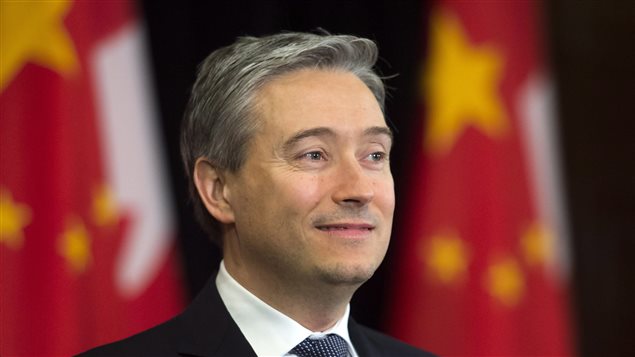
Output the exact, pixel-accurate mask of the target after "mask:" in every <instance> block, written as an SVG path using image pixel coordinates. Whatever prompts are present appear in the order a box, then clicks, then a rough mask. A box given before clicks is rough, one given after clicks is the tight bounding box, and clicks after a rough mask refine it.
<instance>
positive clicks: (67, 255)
mask: <svg viewBox="0 0 635 357" xmlns="http://www.w3.org/2000/svg"><path fill="white" fill-rule="evenodd" d="M1 10H2V13H1V20H2V32H1V36H2V38H1V40H2V41H1V42H2V53H1V54H2V62H1V63H0V70H1V71H2V72H1V75H2V76H1V83H0V85H1V90H2V92H1V93H0V108H1V115H2V121H1V122H0V150H1V153H2V158H1V161H0V170H1V173H2V175H1V178H0V208H1V212H0V219H1V221H0V257H1V258H2V261H1V263H0V271H1V273H0V277H1V282H0V286H1V289H2V290H1V293H0V294H1V295H0V299H1V302H0V311H1V317H0V319H1V320H0V323H1V324H2V328H1V329H0V352H1V353H0V354H1V355H2V356H14V355H28V356H49V355H70V354H73V353H77V352H80V351H82V350H84V349H87V348H89V347H92V346H95V345H96V344H101V343H105V342H108V341H112V340H113V339H116V338H122V337H125V336H127V335H130V334H132V333H134V332H136V331H138V330H140V329H143V328H147V327H149V326H152V325H154V324H156V323H158V322H161V321H163V320H165V319H166V318H168V317H171V316H172V315H173V314H175V313H176V312H178V311H179V309H180V307H181V305H182V298H181V296H182V286H181V279H180V276H179V275H180V274H179V271H180V269H179V266H178V265H177V261H176V259H177V257H176V255H175V250H174V245H175V244H174V238H175V237H176V233H177V232H176V225H175V219H174V214H173V206H172V203H171V193H170V192H169V186H168V185H167V180H168V176H167V173H168V171H167V170H166V165H165V159H164V157H163V150H162V146H161V144H160V142H161V139H160V137H159V132H158V131H157V124H158V121H157V117H156V115H157V110H156V108H155V107H154V100H153V97H152V90H151V89H152V87H151V86H150V83H151V82H150V78H149V77H148V75H149V74H150V71H149V68H148V62H147V61H146V54H145V50H146V47H145V43H144V41H145V39H144V32H143V30H142V27H141V26H140V24H139V21H138V20H137V17H136V15H135V13H134V12H133V11H132V8H131V7H130V4H128V3H126V2H122V1H104V2H94V1H90V2H88V1H87V2H70V1H46V2H45V1H41V2H35V1H32V2H23V1H22V2H11V1H2V8H1Z"/></svg>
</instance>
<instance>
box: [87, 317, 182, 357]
mask: <svg viewBox="0 0 635 357" xmlns="http://www.w3.org/2000/svg"><path fill="white" fill-rule="evenodd" d="M176 320H177V318H174V319H172V320H169V321H167V322H164V323H162V324H160V325H157V326H155V327H152V328H150V329H148V330H145V331H143V332H140V333H138V334H136V335H132V336H130V337H127V338H124V339H122V340H119V341H115V342H112V343H109V344H105V345H102V346H99V347H95V348H93V349H90V350H88V351H86V352H83V353H81V354H79V355H78V357H105V356H176V355H177V349H178V346H177V340H178V339H177V336H176V333H177V331H178V329H177V328H176V323H177V321H176Z"/></svg>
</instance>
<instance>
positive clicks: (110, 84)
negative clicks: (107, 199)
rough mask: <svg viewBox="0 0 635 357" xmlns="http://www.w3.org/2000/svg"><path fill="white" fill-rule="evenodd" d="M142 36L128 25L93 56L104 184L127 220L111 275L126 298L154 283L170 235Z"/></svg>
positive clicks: (171, 228)
mask: <svg viewBox="0 0 635 357" xmlns="http://www.w3.org/2000/svg"><path fill="white" fill-rule="evenodd" d="M144 35H145V34H144V31H143V29H142V27H141V26H139V24H136V23H135V24H131V25H128V26H126V27H125V28H124V29H122V30H121V31H120V32H118V33H117V34H115V36H113V37H112V38H110V39H109V40H108V41H105V42H104V43H103V44H102V45H101V46H99V47H98V48H97V49H96V51H95V52H94V54H93V57H92V71H93V78H94V79H95V92H96V97H97V98H96V102H97V112H98V114H99V115H98V122H99V124H100V126H101V127H100V129H101V135H102V137H101V139H102V145H103V146H102V150H103V153H104V155H105V157H104V161H105V167H106V175H107V179H108V181H107V183H109V184H110V185H112V189H113V191H114V194H115V196H116V197H115V198H116V200H117V204H118V208H119V212H122V213H124V214H129V215H130V217H131V219H132V222H131V223H132V226H131V227H130V231H129V232H128V235H127V236H126V237H124V242H123V248H122V250H121V252H120V255H119V257H118V261H117V262H116V269H117V270H116V272H114V275H115V279H116V286H117V287H118V289H119V291H120V293H121V294H122V295H124V296H126V297H129V298H132V297H135V296H137V295H138V294H140V293H141V292H143V290H144V289H145V288H146V287H147V285H148V284H149V283H150V282H151V281H152V280H153V278H154V277H155V274H156V273H157V271H158V270H159V269H160V267H161V265H162V264H164V262H165V258H166V257H167V253H168V250H169V248H170V243H171V240H172V237H173V235H174V223H173V212H172V206H171V202H169V199H168V185H167V175H166V170H165V168H164V165H163V163H162V161H161V160H162V158H163V157H164V155H163V151H162V150H161V147H160V146H159V144H158V132H157V130H156V127H155V125H156V124H157V117H158V116H157V112H156V110H155V108H156V107H155V105H154V104H155V103H154V102H153V100H152V96H151V95H150V93H151V90H150V88H151V86H150V75H149V70H148V63H149V62H148V61H147V58H146V57H145V53H146V52H145V47H144V43H145V42H144V38H145V36H144Z"/></svg>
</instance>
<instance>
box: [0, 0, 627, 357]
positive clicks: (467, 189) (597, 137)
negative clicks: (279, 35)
mask: <svg viewBox="0 0 635 357" xmlns="http://www.w3.org/2000/svg"><path fill="white" fill-rule="evenodd" d="M0 1H1V2H0V3H1V5H2V7H1V8H0V9H1V12H0V20H1V21H0V49H1V51H0V115H1V117H0V299H1V301H0V355H2V356H5V355H6V356H31V355H40V356H49V355H71V354H74V353H77V352H80V351H82V350H84V349H86V348H89V347H92V346H95V345H97V344H101V343H104V342H108V341H111V340H114V339H117V338H121V337H124V336H127V335H130V334H132V333H134V332H136V331H140V330H142V329H145V328H147V327H150V326H151V325H154V324H156V323H159V322H161V321H163V320H165V319H168V318H169V317H171V316H173V315H174V314H176V313H177V312H178V311H179V310H180V309H181V308H182V306H184V304H185V303H187V301H188V300H189V299H190V298H191V297H192V296H193V295H194V294H196V292H198V290H199V289H200V288H201V286H202V285H203V284H204V283H205V282H206V281H207V279H208V278H209V275H210V274H211V273H212V272H213V271H214V270H215V269H216V268H217V266H218V261H219V259H220V253H219V251H218V249H216V248H215V247H213V246H212V244H211V243H210V242H209V240H208V239H207V238H206V237H205V236H204V234H203V233H202V231H201V230H200V228H199V227H198V225H197V223H196V222H195V221H194V218H193V214H192V207H191V205H190V204H189V201H188V198H187V183H186V182H185V178H184V175H183V173H182V164H181V162H180V156H179V152H178V150H179V149H178V131H179V124H180V118H181V116H182V114H183V109H184V107H185V103H186V101H187V98H188V96H189V88H190V86H191V85H192V83H193V80H194V77H195V71H196V66H197V64H198V63H199V62H200V61H201V60H202V59H203V58H204V57H205V56H206V55H208V54H209V53H210V52H211V51H212V50H214V49H216V48H218V47H220V46H224V45H227V44H230V43H231V42H232V41H233V40H234V39H235V38H236V37H237V36H241V35H264V34H270V33H274V32H279V31H282V30H299V31H312V30H315V29H316V28H324V29H326V30H328V31H330V32H332V33H350V34H355V35H360V36H365V37H369V38H371V39H374V40H376V41H377V42H378V44H379V48H380V56H381V59H380V60H379V63H378V69H379V70H380V71H381V73H383V74H384V75H387V76H391V75H393V74H397V76H394V77H391V78H390V79H388V80H387V84H388V86H389V87H390V88H391V89H390V90H389V92H390V95H389V98H388V100H387V111H386V117H387V119H388V120H389V122H390V124H391V125H392V127H393V128H394V129H395V136H396V145H395V147H394V149H393V152H392V154H391V165H392V169H393V174H394V177H395V188H396V194H397V210H396V215H395V226H394V229H393V238H392V243H391V248H390V249H389V252H388V255H387V257H386V260H385V262H384V264H382V266H381V267H380V269H379V270H378V271H377V272H376V274H375V276H374V278H373V279H371V280H370V281H369V282H368V283H366V284H365V285H364V286H362V288H361V289H360V290H359V291H358V293H357V294H356V295H355V297H354V299H353V301H352V304H351V305H352V313H353V315H354V316H355V318H356V319H357V320H358V321H360V322H362V323H364V324H367V325H370V326H371V327H374V328H377V329H379V330H382V331H385V332H387V333H390V334H393V335H395V336H397V337H399V338H402V339H405V340H407V341H409V342H410V343H413V344H415V345H419V346H422V347H424V348H427V349H430V350H432V351H433V352H436V353H439V354H441V355H443V356H459V355H460V356H491V355H505V356H535V355H541V356H545V355H549V356H572V355H582V356H599V355H601V356H630V355H635V350H634V346H635V345H633V343H632V341H633V339H635V331H633V326H635V316H634V315H635V308H634V307H633V306H634V305H633V304H632V301H635V279H633V274H632V272H633V271H635V265H634V264H635V263H634V261H635V260H634V259H632V257H633V256H634V255H635V249H634V247H633V245H634V243H633V242H634V240H633V237H635V223H634V222H635V220H633V217H635V184H633V182H635V173H634V171H635V165H633V164H632V161H633V153H634V152H635V140H633V136H634V135H635V130H633V129H634V126H633V120H632V119H631V118H632V117H633V113H635V108H634V105H635V101H633V100H632V96H633V93H635V67H634V66H633V65H632V64H633V63H635V46H633V44H632V43H633V38H635V2H627V1H606V2H599V1H592V0H587V1H577V0H562V1H557V2H546V1H545V2H542V1H503V0H501V1H496V0H493V1H478V0H476V1H449V0H434V1H372V2H368V1H363V0H348V1H341V0H321V1H303V2H298V1H291V0H289V1H287V0H271V1H258V0H250V1H248V0H244V1H238V2H201V1H195V0H189V1H181V2H179V3H178V4H177V3H172V4H169V5H168V4H166V3H163V2H157V1H150V0H147V1H137V2H134V1H123V0H121V1H119V0H117V1H12V0H0Z"/></svg>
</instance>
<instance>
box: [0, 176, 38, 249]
mask: <svg viewBox="0 0 635 357" xmlns="http://www.w3.org/2000/svg"><path fill="white" fill-rule="evenodd" d="M29 223H31V209H30V208H29V207H28V206H27V205H24V204H21V203H17V202H15V201H14V200H13V196H12V195H11V192H10V191H9V190H7V189H6V188H4V187H3V188H1V189H0V243H3V244H5V245H6V246H8V247H10V248H13V249H17V248H20V247H21V246H22V243H23V241H24V227H26V226H27V225H29Z"/></svg>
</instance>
